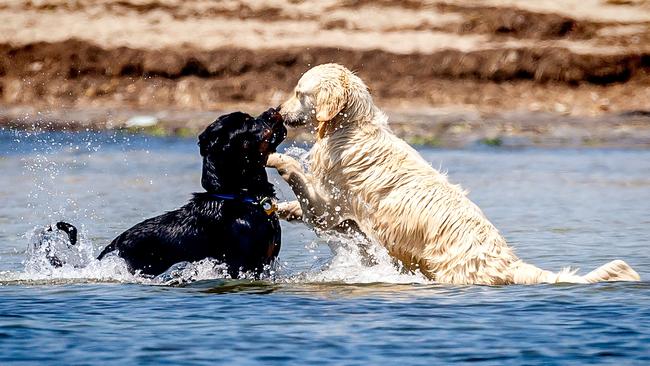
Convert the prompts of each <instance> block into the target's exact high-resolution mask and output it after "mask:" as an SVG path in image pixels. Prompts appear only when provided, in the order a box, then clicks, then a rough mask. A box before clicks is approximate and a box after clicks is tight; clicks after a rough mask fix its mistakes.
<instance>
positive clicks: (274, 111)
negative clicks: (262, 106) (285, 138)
mask: <svg viewBox="0 0 650 366" xmlns="http://www.w3.org/2000/svg"><path fill="white" fill-rule="evenodd" d="M260 118H262V119H263V120H264V121H265V122H269V123H270V124H271V126H272V127H276V126H278V125H279V124H281V123H282V122H283V120H282V115H281V114H280V109H279V107H278V108H269V109H267V110H266V111H265V112H264V113H262V115H261V116H260Z"/></svg>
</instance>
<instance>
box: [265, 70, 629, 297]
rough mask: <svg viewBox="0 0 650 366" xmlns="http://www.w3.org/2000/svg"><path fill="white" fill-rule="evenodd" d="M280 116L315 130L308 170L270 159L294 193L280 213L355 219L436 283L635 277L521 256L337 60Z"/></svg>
mask: <svg viewBox="0 0 650 366" xmlns="http://www.w3.org/2000/svg"><path fill="white" fill-rule="evenodd" d="M280 114H281V115H282V117H283V119H284V121H285V123H287V124H288V125H294V126H295V125H305V124H308V125H311V126H313V127H314V129H315V135H316V142H315V144H314V146H313V147H312V149H311V151H310V165H309V166H310V168H309V172H304V171H303V169H302V166H301V165H300V163H298V162H297V161H296V160H294V159H292V158H290V157H288V156H285V155H281V154H272V155H271V156H270V158H269V160H268V166H269V167H274V168H276V169H277V170H278V172H279V173H280V175H281V176H282V177H283V178H284V179H285V180H286V181H287V182H288V183H289V185H290V186H291V187H292V189H293V191H294V193H295V194H296V196H297V198H298V200H297V201H293V202H285V203H282V204H281V205H280V206H279V207H280V216H281V217H282V218H285V219H289V220H291V219H302V220H303V221H305V222H306V223H308V224H310V225H312V226H315V227H317V228H319V229H322V230H330V229H333V228H336V227H337V226H339V225H340V224H341V223H342V222H344V221H346V220H353V221H354V222H356V224H357V226H358V227H359V229H360V230H361V231H362V232H363V233H364V234H365V235H366V236H368V237H370V238H371V239H373V240H375V241H376V242H378V243H380V244H381V245H383V246H384V247H386V248H387V249H388V252H389V253H390V254H391V255H392V256H393V257H395V258H397V259H399V260H400V261H401V262H402V263H403V264H404V265H405V266H406V267H407V268H411V269H419V270H420V271H422V272H423V273H424V274H425V275H426V276H427V277H429V278H431V279H433V280H435V281H437V282H440V283H450V284H486V285H499V284H534V283H556V282H574V283H590V282H599V281H637V280H639V275H638V274H637V273H636V272H635V271H634V270H633V269H632V268H630V266H628V265H627V264H626V263H625V262H623V261H621V260H615V261H612V262H609V263H607V264H605V265H603V266H601V267H600V268H598V269H596V270H594V271H592V272H590V273H588V274H587V275H585V276H579V275H576V274H575V273H574V272H571V271H568V270H563V271H561V272H559V273H553V272H550V271H546V270H542V269H540V268H537V267H536V266H533V265H531V264H528V263H525V262H523V261H522V260H520V259H519V258H518V257H517V256H516V255H515V253H514V251H513V250H512V248H511V247H510V246H508V244H507V243H506V241H505V239H504V238H503V237H502V236H501V234H500V233H499V232H498V230H497V229H496V228H495V227H494V226H493V225H492V223H490V221H488V219H487V218H486V217H485V216H484V215H483V213H482V212H481V210H480V209H479V208H478V206H476V205H475V204H474V203H473V202H471V201H470V200H469V199H468V198H467V196H466V193H465V192H464V191H463V190H462V189H461V187H460V186H458V185H453V184H451V183H449V181H448V180H447V177H446V176H445V175H443V174H441V173H440V172H438V171H437V170H435V169H433V168H432V167H431V165H430V164H429V163H427V162H426V161H425V160H424V159H423V158H422V157H421V156H420V154H419V153H418V152H417V151H416V150H414V149H413V148H412V147H411V146H409V145H408V144H407V143H406V142H404V141H403V140H401V139H399V138H398V137H397V136H395V135H394V134H393V133H392V132H391V130H390V129H389V127H388V123H387V117H386V115H385V114H384V113H383V112H382V111H381V110H379V108H377V107H376V106H375V105H374V103H373V100H372V97H371V96H370V92H369V91H368V88H367V87H366V85H365V84H364V83H363V81H362V80H361V79H360V78H359V77H357V76H356V75H354V74H353V73H352V72H351V71H350V70H348V69H346V68H345V67H343V66H341V65H337V64H324V65H320V66H316V67H314V68H312V69H310V70H309V71H307V72H306V73H305V74H304V75H303V76H302V77H301V78H300V80H299V81H298V84H297V86H296V88H295V90H294V93H293V95H292V96H291V97H290V99H289V100H287V101H286V102H285V103H283V104H282V105H281V107H280Z"/></svg>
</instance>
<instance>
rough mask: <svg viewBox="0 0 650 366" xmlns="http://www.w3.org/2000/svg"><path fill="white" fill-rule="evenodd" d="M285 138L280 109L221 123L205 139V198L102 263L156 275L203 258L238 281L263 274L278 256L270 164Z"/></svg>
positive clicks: (72, 233) (134, 236)
mask: <svg viewBox="0 0 650 366" xmlns="http://www.w3.org/2000/svg"><path fill="white" fill-rule="evenodd" d="M286 133H287V130H286V128H285V127H284V125H283V122H282V118H281V116H280V115H279V114H278V112H277V111H276V110H274V109H269V110H267V111H266V112H264V113H263V114H262V115H260V116H259V117H258V118H253V117H251V116H250V115H248V114H245V113H241V112H235V113H231V114H227V115H224V116H221V117H219V118H218V119H217V120H216V121H215V122H214V123H212V124H211V125H210V126H208V127H207V128H206V129H205V131H204V132H203V133H202V134H201V135H200V136H199V147H200V152H201V156H202V157H203V173H202V177H201V185H202V186H203V188H204V189H205V192H202V193H195V194H194V197H193V198H192V199H191V200H190V202H189V203H187V204H186V205H185V206H183V207H181V208H179V209H177V210H174V211H171V212H167V213H165V214H163V215H160V216H156V217H154V218H150V219H148V220H145V221H143V222H141V223H139V224H137V225H135V226H133V227H132V228H130V229H128V230H126V231H125V232H123V233H122V234H121V235H119V236H118V237H117V238H115V239H114V240H113V241H112V242H111V243H110V244H109V245H108V246H107V247H106V248H105V249H104V250H103V251H102V252H101V254H100V255H99V257H98V259H100V260H101V259H102V258H104V257H106V256H107V255H109V254H111V253H114V254H116V255H118V256H119V257H121V258H123V259H124V260H125V261H126V263H127V265H128V268H129V270H131V271H132V272H139V273H141V274H145V275H151V276H156V275H159V274H161V273H163V272H164V271H166V270H167V269H168V268H169V267H171V266H172V265H174V264H176V263H179V262H185V261H187V262H194V261H199V260H201V259H205V258H214V259H216V260H218V261H220V262H222V263H225V264H227V265H228V273H229V275H230V276H231V277H233V278H236V277H237V276H238V275H239V273H240V272H253V273H255V274H260V273H262V272H263V271H264V269H265V267H266V266H268V265H270V264H271V263H272V262H273V260H274V259H275V258H276V257H277V255H278V253H279V251H280V235H281V233H280V223H279V220H278V217H277V214H276V213H275V208H276V206H275V191H274V188H273V185H272V184H271V183H269V181H268V178H267V174H266V170H265V164H266V161H267V158H268V156H269V154H271V153H273V152H275V150H276V148H277V146H278V145H279V144H280V142H282V140H284V138H285V137H286ZM56 229H57V230H61V231H63V232H65V233H66V234H67V235H68V238H69V239H70V244H72V245H74V243H75V242H76V240H77V238H76V237H77V231H76V228H74V226H72V225H70V224H67V223H64V222H60V223H58V224H57V225H56ZM49 230H52V228H50V229H49ZM46 254H47V255H48V259H49V261H50V263H51V264H52V265H55V266H60V265H62V264H63V263H62V262H61V260H60V259H59V258H57V257H56V255H55V254H52V253H49V252H48V251H47V250H46Z"/></svg>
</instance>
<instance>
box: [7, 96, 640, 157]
mask: <svg viewBox="0 0 650 366" xmlns="http://www.w3.org/2000/svg"><path fill="white" fill-rule="evenodd" d="M266 108H268V106H263V105H257V104H247V105H233V106H230V107H228V108H224V109H221V110H203V111H198V110H178V109H176V110H170V109H166V110H160V109H156V110H142V109H123V108H122V109H116V108H95V109H88V108H84V109H57V110H49V111H43V110H38V109H35V108H34V107H12V108H2V107H0V126H1V128H3V129H16V130H23V131H83V130H89V131H118V130H121V131H126V132H129V133H138V134H146V135H151V136H160V137H163V136H179V137H194V136H197V135H198V134H199V133H200V132H201V131H202V130H203V129H204V128H205V127H206V126H207V125H208V124H210V123H211V122H212V121H214V120H215V119H216V118H217V117H218V116H219V115H220V114H223V113H228V112H232V111H235V110H244V111H246V112H248V113H251V114H257V113H261V112H262V111H263V110H264V109H266ZM384 112H385V113H386V114H387V115H388V117H389V126H390V127H391V129H392V130H393V132H394V133H395V134H396V135H397V136H399V137H400V138H402V139H404V140H405V141H407V142H408V143H410V144H413V145H421V146H430V147H441V148H468V147H472V146H481V145H484V146H491V147H504V148H520V147H522V148H523V147H541V148H625V149H650V112H647V111H633V112H623V113H610V114H604V115H600V116H595V117H582V116H568V115H559V114H552V113H543V112H536V113H530V112H527V111H524V112H507V113H491V114H482V113H479V112H478V111H476V110H473V111H472V110H469V109H466V108H456V109H451V108H431V107H429V108H420V109H415V110H413V109H408V110H404V109H401V110H400V109H384ZM288 132H289V133H288V136H287V139H288V140H292V141H296V142H310V141H313V136H312V134H311V132H310V131H309V130H308V129H307V128H306V127H303V128H289V129H288Z"/></svg>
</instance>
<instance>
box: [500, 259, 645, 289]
mask: <svg viewBox="0 0 650 366" xmlns="http://www.w3.org/2000/svg"><path fill="white" fill-rule="evenodd" d="M577 271H578V270H572V269H568V268H567V269H563V270H561V271H560V272H558V273H553V272H551V271H546V270H543V269H540V268H538V267H536V266H534V265H532V264H528V263H524V262H519V263H517V264H516V265H515V266H514V268H513V271H512V282H513V283H515V284H522V285H530V284H535V283H595V282H604V281H640V280H641V277H639V274H638V273H636V271H635V270H633V269H632V267H630V266H629V265H628V264H627V263H625V262H624V261H622V260H620V259H617V260H614V261H611V262H609V263H607V264H604V265H602V266H600V267H598V268H596V269H595V270H593V271H591V272H589V273H587V274H586V275H584V276H580V275H577V274H576V272H577Z"/></svg>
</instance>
